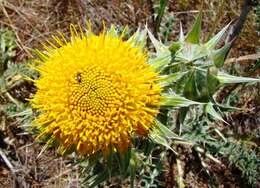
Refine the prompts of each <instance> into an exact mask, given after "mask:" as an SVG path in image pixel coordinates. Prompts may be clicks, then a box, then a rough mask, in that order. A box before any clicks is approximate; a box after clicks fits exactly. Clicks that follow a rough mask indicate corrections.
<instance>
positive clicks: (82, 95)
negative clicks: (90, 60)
mask: <svg viewBox="0 0 260 188" xmlns="http://www.w3.org/2000/svg"><path fill="white" fill-rule="evenodd" d="M70 89H71V93H70V95H69V103H70V109H71V110H72V112H74V113H76V114H77V115H79V116H81V117H82V118H85V117H86V114H88V115H92V116H94V115H95V116H96V115H105V114H106V113H107V112H108V111H109V109H111V108H113V107H114V108H116V107H117V106H118V105H119V103H120V102H119V100H118V99H119V94H118V92H117V90H116V89H115V87H114V85H113V83H112V80H111V77H109V76H108V75H107V74H106V73H105V72H104V71H103V70H102V69H100V68H99V67H96V66H95V67H89V68H87V69H86V70H84V71H82V72H77V73H76V75H75V78H74V80H73V82H72V84H71V85H70Z"/></svg>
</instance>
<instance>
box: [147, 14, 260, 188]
mask: <svg viewBox="0 0 260 188" xmlns="http://www.w3.org/2000/svg"><path fill="white" fill-rule="evenodd" d="M201 22H202V13H200V14H199V15H198V16H197V19H196V21H195V23H194V26H193V28H192V29H191V31H190V32H189V33H188V34H187V35H186V36H184V33H183V31H182V29H181V31H180V38H179V40H178V41H177V42H173V43H172V45H170V46H169V47H168V46H165V45H163V44H162V43H160V42H159V41H157V40H156V39H155V38H154V37H153V36H152V34H151V33H149V32H148V34H149V35H150V38H151V41H152V42H153V44H154V46H155V49H156V54H155V56H154V58H153V59H152V60H150V63H151V64H153V65H155V66H156V65H157V66H158V70H163V72H164V75H167V76H165V77H163V78H164V79H163V80H162V85H164V86H167V87H168V89H167V90H165V91H164V92H165V96H167V97H165V98H164V99H163V100H164V102H163V104H164V105H165V106H166V107H175V109H172V108H169V109H170V110H169V111H168V113H165V114H164V116H165V118H166V122H168V123H167V124H168V126H170V127H172V128H173V130H174V131H176V132H178V133H179V135H180V136H181V139H184V141H181V143H182V144H189V143H190V145H191V146H192V147H194V149H195V151H197V152H198V156H201V155H200V152H202V151H203V150H206V151H208V152H209V153H207V154H206V156H207V157H208V158H210V159H212V160H213V161H215V162H218V160H217V159H216V158H214V157H213V156H212V155H211V154H210V153H212V154H215V155H217V156H221V157H227V158H228V159H229V162H230V164H231V165H234V166H236V167H238V168H239V169H240V170H241V172H242V174H243V177H244V178H245V179H246V180H247V181H248V183H249V184H251V185H254V184H255V183H256V181H257V178H256V177H257V176H258V175H259V174H258V173H257V169H258V168H259V163H258V162H259V161H258V160H257V157H256V155H255V154H254V153H252V152H251V151H250V150H247V149H244V150H243V149H241V148H239V147H238V145H234V144H232V143H230V142H228V141H227V140H229V139H230V138H228V139H226V138H225V136H224V135H223V134H222V133H221V131H220V130H219V128H218V126H217V124H216V121H221V122H223V123H224V124H227V122H226V121H225V119H224V117H223V115H224V114H226V112H227V111H229V110H237V109H236V108H233V107H231V106H228V105H226V104H218V103H217V102H216V101H215V99H214V95H215V94H216V93H217V91H218V90H219V88H221V87H223V86H225V85H226V84H234V83H244V82H259V81H260V80H259V79H255V78H248V77H239V76H233V75H229V74H227V73H226V72H225V70H224V69H223V65H224V61H225V57H226V54H227V52H228V51H229V48H230V44H229V43H227V44H225V45H224V46H223V47H222V48H220V49H215V48H216V46H217V44H218V43H219V42H220V40H221V39H222V37H223V36H224V34H225V32H226V31H227V29H228V27H229V25H227V26H226V27H224V28H223V29H222V30H221V31H220V32H219V33H218V34H216V35H215V36H214V37H212V38H211V39H210V40H209V41H207V42H206V43H200V33H201ZM169 54H170V55H169ZM176 97H177V98H176ZM176 106H177V107H178V109H176ZM176 112H177V115H176V116H174V117H172V114H176ZM157 135H159V134H157ZM216 135H217V136H216ZM161 137H163V136H161ZM165 137H167V136H165ZM155 141H157V143H160V144H161V145H164V146H166V144H165V142H166V141H164V140H163V139H162V138H160V140H158V138H157V140H155ZM221 143H224V144H221ZM213 146H214V147H215V148H214V147H213ZM216 146H221V149H216ZM231 146H232V147H233V149H231V148H230V147H231ZM166 147H167V148H169V146H166ZM198 148H199V149H198ZM202 148H204V149H202ZM227 148H229V149H230V150H229V149H227ZM235 148H236V149H235ZM239 149H241V150H240V152H236V151H237V150H239ZM242 150H243V152H242ZM201 161H202V162H201V165H202V167H203V169H205V166H206V165H205V163H204V162H203V159H201ZM248 168H250V169H248ZM205 171H206V172H207V173H208V170H207V169H205Z"/></svg>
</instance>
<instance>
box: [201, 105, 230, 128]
mask: <svg viewBox="0 0 260 188" xmlns="http://www.w3.org/2000/svg"><path fill="white" fill-rule="evenodd" d="M205 110H206V112H207V113H208V114H210V115H211V116H212V117H213V118H215V119H216V120H220V121H223V122H225V123H227V122H226V121H225V120H224V119H223V118H222V117H221V115H220V114H219V113H218V112H217V111H216V110H215V109H214V104H213V103H212V102H209V103H207V104H206V106H205ZM227 124H228V123H227Z"/></svg>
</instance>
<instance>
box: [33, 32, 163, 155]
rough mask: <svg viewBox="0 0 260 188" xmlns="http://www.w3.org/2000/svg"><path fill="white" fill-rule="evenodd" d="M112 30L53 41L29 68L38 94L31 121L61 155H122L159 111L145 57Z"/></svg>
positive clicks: (155, 87) (157, 91)
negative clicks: (115, 152) (35, 76)
mask: <svg viewBox="0 0 260 188" xmlns="http://www.w3.org/2000/svg"><path fill="white" fill-rule="evenodd" d="M122 38H123V36H122V35H121V36H117V35H115V32H108V31H103V32H102V33H100V34H99V35H95V34H93V33H92V32H90V31H88V32H87V33H84V34H83V33H82V32H81V34H78V33H77V32H76V31H75V30H74V31H73V29H72V37H71V40H70V41H66V39H65V38H64V37H63V36H62V35H61V37H60V39H59V38H57V37H54V39H55V41H56V43H57V44H58V47H56V46H55V45H53V44H52V43H50V46H51V47H46V46H45V50H46V52H44V53H41V52H39V54H40V56H41V60H40V61H38V64H39V65H38V66H35V67H34V68H35V69H36V70H38V72H39V73H40V78H39V79H38V80H35V85H36V87H37V92H36V94H35V95H34V98H33V99H32V100H31V103H32V106H33V108H36V109H38V111H39V112H40V115H39V116H38V117H37V118H36V120H35V123H36V125H37V126H38V128H39V130H40V131H41V134H40V135H39V137H40V138H41V137H43V136H50V137H51V138H53V139H55V140H57V141H58V142H59V143H60V146H61V149H62V150H63V151H66V150H68V149H71V148H72V147H74V148H75V150H76V151H77V152H78V153H79V154H81V155H91V154H94V153H96V152H98V151H102V152H103V153H107V152H109V151H110V149H111V148H112V149H117V150H118V151H124V150H125V149H127V148H128V147H129V146H130V144H131V137H132V135H133V134H135V133H136V134H137V135H145V134H147V133H148V132H149V129H151V126H152V125H153V122H154V118H155V116H156V115H157V113H158V106H159V103H160V92H161V87H160V86H159V85H158V84H157V81H158V73H157V72H156V71H155V68H153V67H152V66H150V65H149V64H148V63H147V54H146V53H145V52H144V51H143V49H142V47H141V45H138V43H135V42H134V41H133V40H129V41H124V40H123V39H122Z"/></svg>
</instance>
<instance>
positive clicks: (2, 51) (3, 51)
mask: <svg viewBox="0 0 260 188" xmlns="http://www.w3.org/2000/svg"><path fill="white" fill-rule="evenodd" d="M15 49H16V43H15V37H14V33H13V32H12V31H10V30H8V29H3V28H0V76H2V74H3V72H4V71H5V70H6V69H7V66H8V64H10V63H11V62H12V60H13V58H14V57H15V55H16V51H15Z"/></svg>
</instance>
